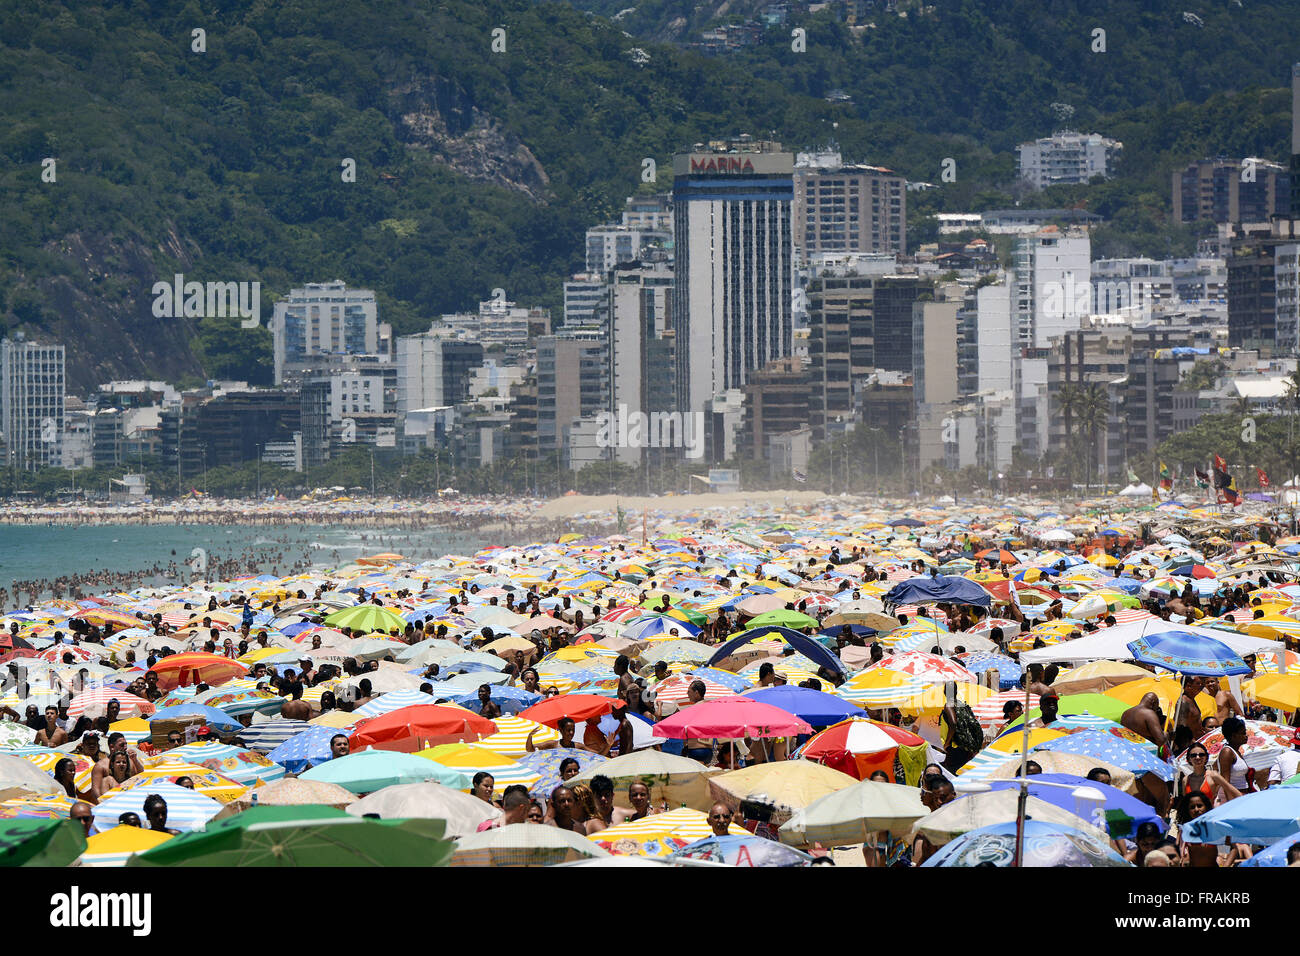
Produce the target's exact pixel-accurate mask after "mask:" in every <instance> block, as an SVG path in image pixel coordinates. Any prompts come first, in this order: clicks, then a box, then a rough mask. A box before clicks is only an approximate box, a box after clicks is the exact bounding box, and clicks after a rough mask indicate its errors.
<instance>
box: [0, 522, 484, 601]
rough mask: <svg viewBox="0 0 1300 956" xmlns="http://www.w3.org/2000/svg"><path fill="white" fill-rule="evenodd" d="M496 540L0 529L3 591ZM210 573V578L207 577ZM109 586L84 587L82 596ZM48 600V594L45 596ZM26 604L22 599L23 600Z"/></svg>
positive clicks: (189, 529) (369, 532) (424, 533)
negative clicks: (200, 559)
mask: <svg viewBox="0 0 1300 956" xmlns="http://www.w3.org/2000/svg"><path fill="white" fill-rule="evenodd" d="M493 543H504V542H497V541H495V540H493V539H492V537H491V536H489V535H484V534H482V533H477V532H473V531H452V530H446V529H436V528H422V529H418V530H412V531H404V530H402V529H401V528H358V527H353V526H349V527H335V526H330V525H272V526H267V525H182V526H176V525H86V526H81V527H75V526H70V525H56V526H53V527H45V526H39V527H37V526H32V525H0V587H5V588H7V589H8V590H9V592H10V595H11V598H10V601H9V603H10V604H11V605H12V603H13V598H12V595H13V582H14V581H38V580H47V581H52V580H53V579H55V578H57V577H59V576H60V575H69V574H77V575H85V574H89V573H93V572H103V571H106V570H107V571H118V572H122V571H143V570H146V569H151V568H153V567H154V566H155V565H157V566H160V567H162V568H163V569H167V568H168V566H169V565H170V564H171V563H173V562H174V563H175V565H176V567H177V568H178V569H179V577H176V578H172V577H170V576H168V575H167V574H166V573H164V574H163V575H160V576H156V577H152V578H150V579H148V580H146V581H145V582H144V583H145V584H155V585H156V584H164V583H168V582H169V581H172V580H180V581H187V580H189V576H190V569H189V567H188V566H187V564H186V562H187V561H190V560H191V554H192V552H193V550H194V549H195V548H201V549H203V550H204V551H205V552H206V554H207V561H208V565H209V568H215V566H216V565H217V563H218V562H222V561H228V560H240V561H241V562H244V561H246V562H248V563H249V564H250V565H251V566H252V567H253V569H254V570H255V571H256V573H259V574H262V573H265V574H276V573H277V572H278V573H279V574H281V575H287V574H291V573H293V570H294V569H293V566H294V564H295V563H296V562H298V561H300V560H301V561H305V562H306V563H307V565H308V566H309V567H313V568H316V569H321V570H323V569H328V568H335V567H339V566H340V565H343V564H348V563H350V562H351V561H353V560H355V559H356V558H358V557H361V556H362V555H366V554H377V553H380V552H384V551H394V552H396V553H398V554H401V555H404V556H406V557H407V558H408V559H410V560H412V561H423V560H428V559H431V558H437V557H441V556H443V555H445V554H472V553H473V552H475V551H477V550H478V549H479V548H482V547H484V546H485V545H488V544H493ZM211 576H212V575H209V577H211ZM110 588H111V586H110V585H96V584H83V585H82V590H83V591H84V592H85V593H87V594H93V593H97V592H98V591H101V590H109V589H110ZM47 596H48V595H47ZM25 600H26V598H25V597H24V601H25Z"/></svg>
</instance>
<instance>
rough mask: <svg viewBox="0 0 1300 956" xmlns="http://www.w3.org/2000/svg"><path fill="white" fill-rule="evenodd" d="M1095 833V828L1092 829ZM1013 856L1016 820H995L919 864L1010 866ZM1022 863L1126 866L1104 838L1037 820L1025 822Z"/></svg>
mask: <svg viewBox="0 0 1300 956" xmlns="http://www.w3.org/2000/svg"><path fill="white" fill-rule="evenodd" d="M1093 832H1094V833H1095V832H1096V831H1093ZM1015 858H1016V823H1015V821H1014V820H1013V821H1011V822H1010V823H995V824H993V825H992V826H986V827H980V828H979V829H977V830H971V831H970V832H969V833H965V834H963V835H962V836H960V837H958V838H957V839H955V840H953V841H952V842H951V843H949V844H948V845H947V846H945V847H944V848H943V849H941V850H940V851H939V852H938V853H936V854H935V855H934V856H932V857H930V859H928V860H926V861H925V862H924V863H922V864H921V865H922V866H933V867H946V866H958V867H962V866H979V865H980V864H981V863H992V864H993V865H994V866H1011V865H1012V863H1013V861H1014V860H1015ZM1020 865H1021V866H1129V865H1130V864H1129V863H1128V861H1127V860H1125V859H1124V858H1123V857H1121V856H1120V855H1119V854H1118V853H1116V852H1115V851H1114V850H1113V849H1111V847H1110V846H1109V845H1107V843H1106V842H1105V841H1104V840H1101V839H1098V838H1097V837H1095V836H1093V835H1092V834H1091V833H1088V832H1085V831H1083V830H1077V829H1075V828H1073V827H1068V826H1062V825H1061V824H1059V823H1048V822H1044V821H1039V820H1026V821H1025V824H1024V853H1023V855H1022V856H1021V860H1020Z"/></svg>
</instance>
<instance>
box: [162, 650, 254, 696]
mask: <svg viewBox="0 0 1300 956" xmlns="http://www.w3.org/2000/svg"><path fill="white" fill-rule="evenodd" d="M153 670H154V672H155V673H156V674H157V675H158V686H159V687H160V688H162V689H163V690H175V689H176V688H177V687H186V686H188V685H190V684H199V683H203V684H210V685H212V686H213V687H216V686H217V685H218V684H223V683H225V682H226V681H228V680H230V679H231V678H233V677H242V676H243V675H244V674H247V673H248V668H247V667H245V666H244V665H243V664H241V663H239V661H236V660H231V659H230V658H229V657H222V656H221V655H220V654H206V653H204V652H203V651H187V652H186V653H184V654H173V655H171V656H170V657H164V658H163V659H162V660H160V661H159V662H158V663H157V664H155V665H154V666H153Z"/></svg>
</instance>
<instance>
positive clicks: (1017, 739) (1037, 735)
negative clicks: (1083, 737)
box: [984, 727, 1067, 754]
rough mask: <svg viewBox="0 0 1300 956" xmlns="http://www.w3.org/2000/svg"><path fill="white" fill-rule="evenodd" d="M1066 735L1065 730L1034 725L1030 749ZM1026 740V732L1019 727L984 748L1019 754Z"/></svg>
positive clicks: (1030, 738) (1031, 732) (1031, 731)
mask: <svg viewBox="0 0 1300 956" xmlns="http://www.w3.org/2000/svg"><path fill="white" fill-rule="evenodd" d="M1065 736H1067V735H1066V734H1065V733H1064V732H1063V731H1060V730H1052V728H1050V727H1034V728H1033V729H1031V730H1030V731H1029V749H1030V750H1032V749H1033V748H1035V747H1037V746H1038V745H1039V744H1045V743H1047V742H1048V741H1049V740H1055V739H1056V738H1057V737H1065ZM1024 742H1025V732H1024V731H1023V730H1019V729H1018V730H1016V731H1014V732H1012V733H1008V734H1004V735H1003V736H1001V737H999V738H998V739H997V740H995V741H993V743H991V744H989V745H988V746H987V747H985V748H984V749H985V750H991V751H993V752H994V753H1003V754H1018V753H1020V748H1021V746H1022V745H1023V744H1024Z"/></svg>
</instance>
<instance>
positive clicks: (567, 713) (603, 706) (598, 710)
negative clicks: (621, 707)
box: [515, 694, 614, 727]
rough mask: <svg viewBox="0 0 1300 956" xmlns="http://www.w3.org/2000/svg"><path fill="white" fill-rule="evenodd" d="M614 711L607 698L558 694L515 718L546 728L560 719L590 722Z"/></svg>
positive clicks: (590, 695)
mask: <svg viewBox="0 0 1300 956" xmlns="http://www.w3.org/2000/svg"><path fill="white" fill-rule="evenodd" d="M613 709H614V702H613V701H612V700H610V699H609V698H608V697H599V696H597V695H596V694H560V695H558V696H556V697H551V698H550V699H548V700H542V701H538V702H537V703H536V704H533V706H531V707H527V708H525V709H523V710H521V711H520V712H519V713H518V714H516V715H515V716H517V717H524V718H526V719H528V720H535V721H537V722H538V723H539V724H545V725H546V726H547V727H554V726H555V725H556V724H558V723H559V722H560V718H561V717H572V718H573V719H574V720H575V721H577V720H591V719H592V718H593V717H601V716H604V715H605V714H608V713H609V712H610V711H611V710H613Z"/></svg>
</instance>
